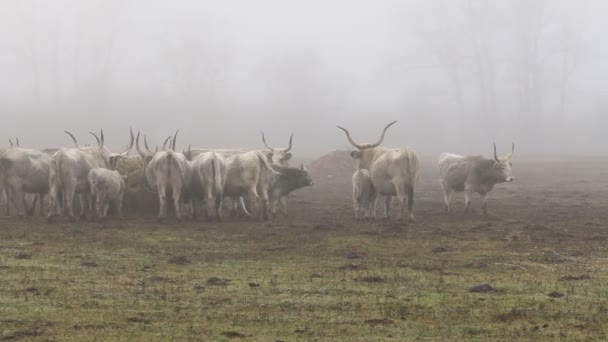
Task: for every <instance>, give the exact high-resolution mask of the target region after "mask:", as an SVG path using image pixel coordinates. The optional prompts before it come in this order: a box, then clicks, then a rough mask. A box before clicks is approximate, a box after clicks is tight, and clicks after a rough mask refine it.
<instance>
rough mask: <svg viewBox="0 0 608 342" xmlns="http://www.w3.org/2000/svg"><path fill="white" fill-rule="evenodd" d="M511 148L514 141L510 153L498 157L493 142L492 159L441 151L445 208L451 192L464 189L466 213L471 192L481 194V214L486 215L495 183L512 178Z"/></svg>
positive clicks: (441, 173) (440, 170)
mask: <svg viewBox="0 0 608 342" xmlns="http://www.w3.org/2000/svg"><path fill="white" fill-rule="evenodd" d="M514 150H515V145H514V144H513V145H512V147H511V153H510V154H508V155H506V156H502V157H499V156H498V154H497V153H496V144H494V158H493V159H489V158H485V157H482V156H461V155H457V154H451V153H442V154H441V155H440V156H439V163H438V164H439V174H440V176H441V187H442V188H443V200H444V202H445V210H446V211H448V212H449V211H450V195H451V194H452V192H454V191H456V192H463V191H464V199H465V212H467V213H468V212H469V210H470V206H471V195H472V194H473V192H476V193H478V194H480V195H481V198H482V201H483V213H484V215H485V216H487V215H488V210H487V195H488V193H489V192H490V191H491V190H492V189H493V188H494V185H496V184H498V183H504V182H512V181H513V180H514V179H515V178H514V177H513V176H512V175H511V168H512V166H513V164H512V162H511V160H512V158H513V151H514Z"/></svg>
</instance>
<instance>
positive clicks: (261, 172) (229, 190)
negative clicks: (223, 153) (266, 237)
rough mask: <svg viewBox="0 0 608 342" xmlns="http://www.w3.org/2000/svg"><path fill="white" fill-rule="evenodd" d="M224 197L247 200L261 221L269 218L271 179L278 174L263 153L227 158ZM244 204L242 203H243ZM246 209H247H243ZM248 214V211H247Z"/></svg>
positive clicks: (256, 152) (246, 153) (248, 153)
mask: <svg viewBox="0 0 608 342" xmlns="http://www.w3.org/2000/svg"><path fill="white" fill-rule="evenodd" d="M226 169H227V175H226V183H225V186H224V196H225V197H231V198H233V200H242V198H246V199H247V200H248V202H249V203H250V204H251V205H252V206H254V207H255V210H256V211H257V213H258V216H259V218H260V219H267V218H268V216H269V209H270V208H269V198H268V190H269V185H270V177H271V176H272V175H276V174H278V173H277V172H276V171H275V170H274V169H273V168H272V165H271V164H270V162H269V160H268V157H267V156H266V155H265V154H264V153H262V152H261V151H250V152H245V153H241V154H237V155H233V156H231V157H228V158H226ZM235 203H236V202H235ZM241 204H242V201H241ZM243 209H245V208H243ZM245 212H246V213H248V212H247V210H245Z"/></svg>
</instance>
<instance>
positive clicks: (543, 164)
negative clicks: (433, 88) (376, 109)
mask: <svg viewBox="0 0 608 342" xmlns="http://www.w3.org/2000/svg"><path fill="white" fill-rule="evenodd" d="M513 169H514V176H515V182H514V183H511V184H502V185H498V186H497V187H496V189H495V190H494V191H493V192H492V193H491V194H490V200H489V215H490V216H489V218H487V219H485V218H483V217H482V216H481V213H480V207H479V198H478V197H477V196H476V197H475V200H474V202H473V207H474V209H475V211H476V212H475V214H474V215H469V216H465V215H464V214H463V213H462V212H461V211H462V208H463V205H464V204H463V199H462V194H455V195H454V197H453V209H454V210H455V212H454V213H452V214H446V213H444V212H443V211H442V210H443V204H442V194H441V190H440V188H439V184H438V181H437V178H438V175H437V168H436V166H435V164H434V158H430V159H429V158H422V167H421V172H420V175H421V177H420V181H419V183H418V188H417V192H416V200H417V203H416V210H415V213H416V219H417V222H416V223H413V224H404V223H396V222H385V221H379V222H362V221H356V220H355V219H354V215H353V210H352V204H351V197H350V193H351V185H350V174H348V175H334V177H333V178H331V179H315V185H314V186H313V187H312V188H306V189H302V190H299V191H297V192H296V193H295V195H294V196H293V197H292V198H290V201H289V207H290V217H288V218H282V217H279V218H276V219H274V220H271V221H268V222H252V221H249V220H245V219H231V218H227V219H226V220H225V222H222V223H209V222H203V221H199V222H181V223H177V222H167V223H162V224H161V223H157V222H156V220H155V217H154V215H153V214H150V215H147V216H136V215H130V216H129V215H128V216H127V218H126V219H125V220H123V221H119V220H116V219H111V220H109V221H107V222H104V223H90V222H77V223H74V224H70V223H68V222H67V221H66V220H64V219H58V220H57V223H55V224H53V225H48V224H46V221H45V218H41V217H35V218H30V219H26V220H19V219H17V218H6V217H1V218H0V340H11V341H21V340H23V341H25V340H28V341H29V340H34V341H93V340H104V341H169V340H185V341H187V340H192V341H194V340H205V341H240V340H242V341H409V340H431V341H459V340H479V341H487V340H503V341H514V340H524V341H525V340H566V341H578V340H591V341H594V340H597V341H601V340H607V339H608V324H606V323H607V322H608V210H607V209H608V160H607V159H606V158H599V157H598V158H582V157H578V158H568V159H566V160H560V159H558V158H557V157H555V158H542V159H538V158H524V157H519V156H517V155H516V156H515V159H514V167H513ZM150 196H152V195H150Z"/></svg>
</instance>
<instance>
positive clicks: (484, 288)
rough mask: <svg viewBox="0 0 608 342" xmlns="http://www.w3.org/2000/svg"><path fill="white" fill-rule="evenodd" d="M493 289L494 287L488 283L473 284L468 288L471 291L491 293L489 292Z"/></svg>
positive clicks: (493, 290)
mask: <svg viewBox="0 0 608 342" xmlns="http://www.w3.org/2000/svg"><path fill="white" fill-rule="evenodd" d="M495 291H496V290H495V289H494V287H492V285H490V284H479V285H475V286H473V287H471V288H470V289H469V292H472V293H491V292H495Z"/></svg>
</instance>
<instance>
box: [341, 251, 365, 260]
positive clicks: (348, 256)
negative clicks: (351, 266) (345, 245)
mask: <svg viewBox="0 0 608 342" xmlns="http://www.w3.org/2000/svg"><path fill="white" fill-rule="evenodd" d="M366 256H367V253H365V252H360V251H349V252H347V253H346V255H344V257H345V258H346V259H361V258H364V257H366Z"/></svg>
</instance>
